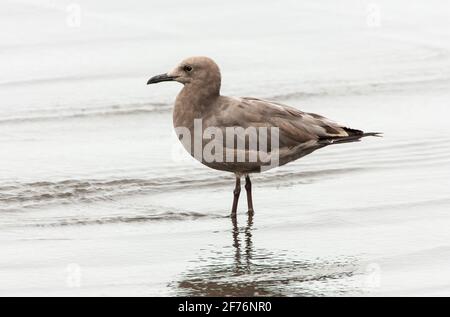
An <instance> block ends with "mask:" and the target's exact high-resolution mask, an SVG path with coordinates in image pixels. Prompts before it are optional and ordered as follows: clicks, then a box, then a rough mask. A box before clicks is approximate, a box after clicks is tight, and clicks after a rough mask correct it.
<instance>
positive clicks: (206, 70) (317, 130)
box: [148, 57, 379, 213]
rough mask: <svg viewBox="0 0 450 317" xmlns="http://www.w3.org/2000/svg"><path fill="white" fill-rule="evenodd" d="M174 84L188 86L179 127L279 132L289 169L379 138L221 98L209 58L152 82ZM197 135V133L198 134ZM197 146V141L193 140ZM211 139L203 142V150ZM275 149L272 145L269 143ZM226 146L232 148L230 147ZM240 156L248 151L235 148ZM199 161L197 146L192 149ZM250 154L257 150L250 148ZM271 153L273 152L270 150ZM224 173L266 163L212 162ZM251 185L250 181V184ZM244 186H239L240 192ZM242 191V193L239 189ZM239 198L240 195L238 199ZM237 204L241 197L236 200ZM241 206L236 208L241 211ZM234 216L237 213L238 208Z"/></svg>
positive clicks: (270, 104)
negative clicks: (333, 148)
mask: <svg viewBox="0 0 450 317" xmlns="http://www.w3.org/2000/svg"><path fill="white" fill-rule="evenodd" d="M167 80H174V81H178V82H180V83H182V84H184V87H183V89H182V90H181V92H180V93H179V94H178V96H177V99H176V102H175V108H174V112H173V123H174V127H175V128H179V127H185V128H187V129H189V130H190V131H191V132H194V120H195V119H202V123H203V126H202V128H203V131H204V130H205V129H207V128H209V127H215V128H217V129H220V130H222V131H225V129H226V128H230V127H239V128H243V129H247V128H249V127H254V128H261V127H266V128H278V129H279V151H278V153H277V154H278V155H279V164H278V165H284V164H286V163H289V162H291V161H293V160H296V159H298V158H300V157H303V156H305V155H307V154H310V153H312V152H314V151H315V150H317V149H320V148H323V147H325V146H329V145H333V144H340V143H348V142H355V141H359V140H360V139H361V138H363V137H366V136H378V135H379V134H378V133H365V132H363V131H361V130H357V129H351V128H347V127H345V126H342V125H339V124H337V123H335V122H334V121H331V120H329V119H327V118H325V117H323V116H321V115H317V114H314V113H307V112H302V111H300V110H298V109H296V108H293V107H290V106H287V105H283V104H280V103H278V102H274V101H267V100H262V99H257V98H252V97H241V98H237V97H226V96H222V95H220V86H221V74H220V70H219V67H218V66H217V64H216V63H215V62H214V61H212V60H211V59H210V58H208V57H191V58H188V59H186V60H184V61H182V62H181V63H180V64H179V65H178V66H176V67H175V68H174V69H173V70H172V71H170V72H169V73H167V74H163V75H158V76H155V77H153V78H151V79H150V80H149V81H148V83H149V84H152V83H156V82H160V81H167ZM193 134H194V133H192V135H193ZM189 141H190V142H189V144H192V142H193V139H192V140H189ZM207 141H208V140H203V146H204V145H205V144H206V143H207ZM182 142H183V140H182ZM268 143H269V144H270V140H269V142H268ZM223 146H224V147H226V144H225V142H223ZM231 150H233V151H235V152H236V153H234V155H235V156H236V155H237V152H238V151H240V150H242V149H237V148H233V149H231ZM188 151H189V152H190V153H191V155H193V156H194V153H193V150H192V147H191V148H190V149H188ZM244 151H245V152H246V153H245V154H246V155H249V154H250V153H249V152H251V151H254V149H251V148H248V147H247V148H245V150H244ZM269 151H270V148H269ZM201 161H202V163H203V164H205V165H207V166H209V167H211V168H214V169H218V170H224V171H229V172H233V173H235V174H236V175H237V177H239V178H240V176H241V175H248V174H249V173H255V172H260V171H261V167H262V166H263V162H261V161H256V162H247V161H246V162H228V161H223V162H206V161H204V160H201ZM248 181H249V179H248ZM238 187H239V191H240V183H239V186H238V183H236V188H238ZM235 192H236V190H235ZM237 196H239V195H237ZM235 200H236V195H235ZM235 205H236V204H233V206H235ZM233 209H234V210H233V212H234V213H235V212H236V210H235V208H234V207H233Z"/></svg>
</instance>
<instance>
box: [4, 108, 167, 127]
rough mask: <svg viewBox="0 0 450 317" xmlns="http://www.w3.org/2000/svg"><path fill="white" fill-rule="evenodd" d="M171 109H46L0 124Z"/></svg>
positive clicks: (7, 118)
mask: <svg viewBox="0 0 450 317" xmlns="http://www.w3.org/2000/svg"><path fill="white" fill-rule="evenodd" d="M171 109H172V104H168V103H132V104H122V105H111V106H105V107H89V108H81V109H63V110H57V109H48V110H41V111H38V112H36V113H33V112H29V113H26V114H20V115H16V116H12V117H6V118H1V119H0V124H2V123H21V122H35V121H48V120H55V119H71V118H83V117H105V116H119V115H133V114H142V113H161V112H168V111H170V110H171Z"/></svg>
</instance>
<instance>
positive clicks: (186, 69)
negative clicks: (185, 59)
mask: <svg viewBox="0 0 450 317" xmlns="http://www.w3.org/2000/svg"><path fill="white" fill-rule="evenodd" d="M184 70H185V71H187V72H190V71H192V66H189V65H186V66H184Z"/></svg>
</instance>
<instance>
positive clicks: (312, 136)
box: [218, 97, 363, 147]
mask: <svg viewBox="0 0 450 317" xmlns="http://www.w3.org/2000/svg"><path fill="white" fill-rule="evenodd" d="M222 104H224V105H225V109H221V114H222V115H221V122H219V123H218V124H221V125H224V126H240V127H243V128H248V127H250V126H252V127H268V128H270V127H277V128H278V129H279V135H280V141H279V142H280V147H283V146H287V147H292V146H297V145H299V144H301V143H308V144H314V143H315V142H316V143H317V144H321V145H325V144H327V143H328V144H331V143H334V142H336V141H337V140H341V141H343V140H345V139H348V138H350V139H352V138H355V137H356V138H359V137H361V136H363V132H362V131H360V130H355V129H349V128H346V127H344V126H342V125H339V124H338V123H336V122H334V121H332V120H329V119H327V118H325V117H323V116H321V115H317V114H314V113H307V112H303V111H300V110H298V109H296V108H293V107H290V106H287V105H283V104H280V103H277V102H272V101H267V100H262V99H257V98H251V97H242V98H229V100H228V102H226V103H222Z"/></svg>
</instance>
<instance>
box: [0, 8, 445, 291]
mask: <svg viewBox="0 0 450 317" xmlns="http://www.w3.org/2000/svg"><path fill="white" fill-rule="evenodd" d="M79 3H80V5H81V8H82V9H83V12H84V13H83V15H82V20H81V24H80V27H79V28H74V27H68V26H67V25H66V24H65V19H66V14H67V13H66V11H65V8H66V5H68V4H69V2H67V3H63V2H62V4H60V5H59V6H55V5H54V4H53V3H52V2H49V1H33V2H32V1H6V2H5V3H2V4H1V5H0V7H1V8H4V9H5V10H2V11H1V12H2V13H0V15H1V17H2V19H0V21H1V22H0V26H2V27H3V28H12V27H17V23H19V24H20V27H18V28H17V34H19V35H20V36H5V39H4V41H3V42H2V44H1V46H0V55H1V56H2V58H1V59H0V64H2V67H3V69H5V71H2V73H1V74H0V100H2V102H1V105H0V145H1V150H0V151H1V155H0V281H1V282H0V295H2V296H4V295H63V296H78V295H87V296H94V295H125V296H133V295H137V296H147V295H153V296H161V295H189V296H191V295H192V296H221V295H224V296H253V295H259V296H266V295H283V296H323V295H336V296H340V295H357V296H367V295H448V294H449V292H450V269H449V268H450V265H449V264H450V243H449V241H450V232H449V230H448V228H449V225H450V213H449V210H450V194H449V188H450V146H449V144H450V143H449V141H450V136H449V135H450V134H449V132H450V126H449V125H448V114H449V110H448V107H449V100H450V89H449V88H450V77H449V74H450V46H449V44H448V43H450V41H449V39H450V32H449V30H450V28H449V22H448V18H447V15H446V13H445V12H448V9H449V7H448V4H447V3H446V2H444V1H432V2H431V3H429V4H427V5H426V6H425V5H424V4H423V5H422V4H420V2H418V1H417V2H416V1H413V2H408V4H406V1H405V2H402V3H397V4H392V3H390V2H388V1H381V2H376V3H377V4H379V7H378V8H379V10H380V14H381V24H380V25H379V26H377V25H375V26H374V25H370V23H369V24H368V23H367V21H366V17H367V12H366V11H367V8H368V5H369V3H366V2H364V1H362V2H361V1H354V2H352V4H351V5H349V7H348V8H347V9H346V10H343V9H342V8H340V7H339V6H338V5H337V4H334V3H332V2H331V1H319V2H318V3H317V4H314V5H313V4H309V5H307V4H298V3H296V2H289V4H286V6H284V7H280V6H275V5H274V4H271V3H270V2H267V3H265V2H264V3H263V5H262V6H258V9H255V6H256V2H255V3H252V2H249V3H246V4H245V5H243V4H237V3H236V4H234V6H237V5H240V6H241V8H240V9H241V10H240V11H239V12H236V11H235V10H231V9H228V7H223V8H220V9H221V10H218V11H217V12H216V10H217V9H214V10H213V8H211V7H210V6H208V4H207V2H205V1H197V2H195V3H194V4H191V6H190V7H189V8H187V7H186V8H183V5H182V4H181V3H180V4H178V5H179V6H180V8H178V9H177V10H172V9H173V7H174V3H171V2H169V3H167V4H162V3H159V4H155V3H149V2H144V1H135V4H136V6H128V5H125V4H123V5H119V4H116V5H114V6H108V5H106V1H90V2H88V1H86V2H83V1H81V2H79ZM258 3H259V2H258ZM422 6H423V7H422ZM138 8H141V9H140V10H139V9H138ZM142 8H144V9H142ZM445 8H446V10H447V11H445ZM170 10H172V11H170ZM186 10H188V11H189V10H192V11H189V12H194V11H195V12H196V13H198V14H199V16H200V17H201V18H200V17H199V20H198V23H197V24H192V23H190V20H189V18H188V16H189V15H186V14H185V13H186ZM219 11H220V12H219ZM6 12H8V13H6ZM145 12H146V13H147V15H145V14H144V13H145ZM168 12H171V16H172V17H173V18H175V19H176V20H177V23H176V24H174V25H171V26H167V27H158V25H163V24H158V23H152V22H150V21H153V22H154V21H155V19H160V20H161V21H163V20H164V18H165V17H167V15H168ZM214 12H216V15H214ZM202 13H203V14H202ZM204 13H209V14H204ZM249 13H252V14H251V15H248V14H249ZM274 14H275V15H283V16H284V19H280V20H279V21H278V23H277V24H276V25H267V24H266V23H262V21H264V19H265V18H266V19H267V18H270V17H271V16H272V15H274ZM228 17H234V19H235V23H238V24H239V23H245V25H248V26H247V27H246V28H243V29H242V31H241V32H239V34H236V31H233V30H230V29H229V28H227V27H226V26H225V25H223V24H221V23H212V22H214V21H216V22H217V21H219V22H223V21H224V20H225V19H226V18H228ZM160 20H158V21H160ZM24 21H29V22H28V23H25V22H24ZM211 23H212V24H211ZM32 26H33V27H32ZM206 26H209V27H208V28H207V27H206ZM193 43H195V45H194V44H193ZM197 54H203V55H209V56H211V57H213V58H215V59H216V60H217V61H218V63H219V64H220V65H221V67H222V72H223V80H224V83H223V92H224V93H225V94H227V95H243V96H255V97H261V98H267V99H272V100H277V101H279V102H283V103H286V104H289V105H292V106H295V107H298V108H299V109H301V110H303V111H308V112H316V113H319V114H322V115H325V116H327V117H329V118H331V119H334V120H336V121H338V122H342V123H344V124H348V125H349V126H351V127H354V128H360V129H364V130H367V131H382V132H384V137H383V138H381V139H380V138H367V139H364V140H363V141H362V142H360V143H354V144H343V145H336V146H330V147H327V148H325V149H322V150H319V151H317V152H315V153H313V154H311V155H309V156H307V157H305V158H302V159H301V160H299V161H296V162H293V163H291V164H288V165H286V166H283V167H280V168H278V169H276V170H273V171H269V172H267V173H264V174H261V175H257V176H255V177H254V179H253V186H254V194H253V195H254V203H255V210H256V212H255V215H254V216H253V217H248V215H247V214H246V208H245V207H246V206H245V195H242V197H241V201H240V208H239V214H238V218H237V220H236V221H233V220H232V219H230V218H229V217H228V215H229V211H230V208H231V202H232V190H233V186H234V180H233V177H232V175H229V174H227V173H221V172H217V171H213V170H209V169H207V168H205V167H203V166H201V165H200V164H199V163H197V162H195V161H193V160H192V159H190V158H188V157H187V154H185V153H184V152H183V151H184V150H183V149H181V148H180V145H179V144H178V140H177V139H176V137H175V135H174V133H173V132H172V117H171V108H172V103H173V100H174V98H175V95H176V93H177V92H178V90H179V89H180V87H179V86H178V85H176V84H167V85H160V86H158V87H146V86H145V82H146V80H147V79H148V78H149V76H153V75H155V74H158V73H161V72H164V71H166V70H168V69H170V67H172V66H173V65H174V64H175V63H176V62H178V61H179V60H180V59H181V58H183V57H185V56H189V55H197Z"/></svg>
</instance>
